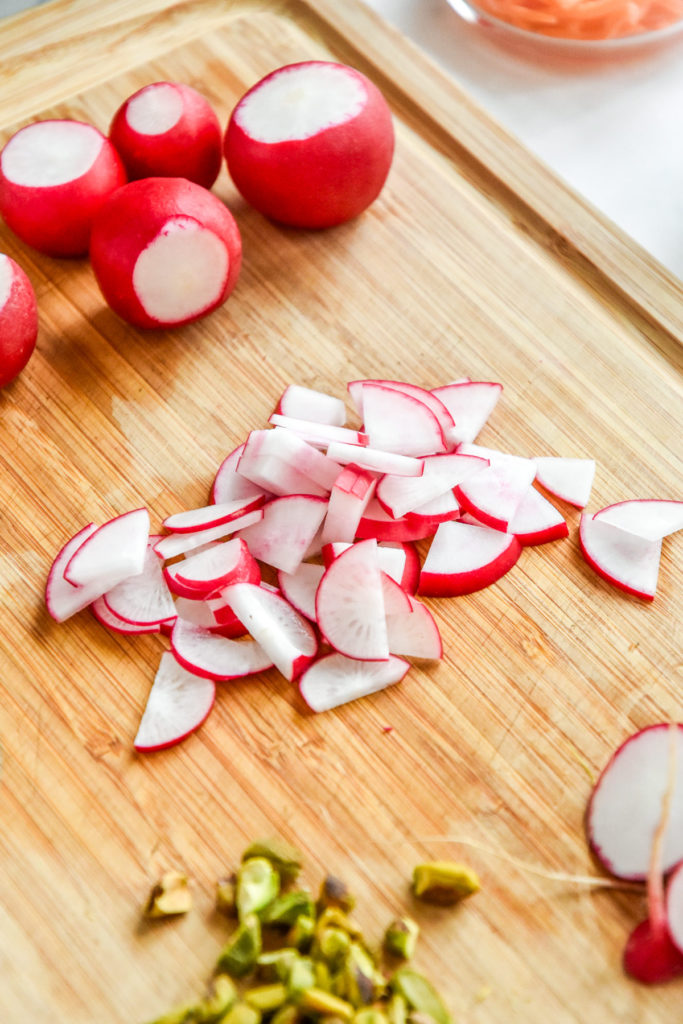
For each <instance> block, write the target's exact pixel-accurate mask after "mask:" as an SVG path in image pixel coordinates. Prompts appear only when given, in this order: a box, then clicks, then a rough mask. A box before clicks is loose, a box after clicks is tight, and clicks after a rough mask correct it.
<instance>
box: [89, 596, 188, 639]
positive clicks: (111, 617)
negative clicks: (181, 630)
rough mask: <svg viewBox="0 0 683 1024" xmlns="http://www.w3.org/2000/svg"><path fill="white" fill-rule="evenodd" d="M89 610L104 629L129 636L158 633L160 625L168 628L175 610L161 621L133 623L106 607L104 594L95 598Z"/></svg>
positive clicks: (171, 623) (173, 620) (173, 618)
mask: <svg viewBox="0 0 683 1024" xmlns="http://www.w3.org/2000/svg"><path fill="white" fill-rule="evenodd" d="M90 610H91V611H92V613H93V615H94V616H95V618H96V619H97V621H98V622H99V623H100V625H102V626H104V627H105V628H106V629H109V630H111V632H112V633H125V634H127V635H130V636H137V635H139V634H142V633H160V632H161V627H162V625H163V626H164V628H165V629H170V628H171V627H172V626H173V623H174V622H175V611H174V614H173V617H172V618H169V619H165V620H164V622H163V623H161V622H153V623H151V624H150V623H147V624H146V625H141V624H135V623H132V622H127V621H126V619H122V618H120V616H118V615H115V614H114V612H112V611H111V609H110V608H109V607H108V605H107V602H106V601H105V600H104V595H100V597H98V598H96V599H95V600H94V601H93V602H92V604H91V605H90Z"/></svg>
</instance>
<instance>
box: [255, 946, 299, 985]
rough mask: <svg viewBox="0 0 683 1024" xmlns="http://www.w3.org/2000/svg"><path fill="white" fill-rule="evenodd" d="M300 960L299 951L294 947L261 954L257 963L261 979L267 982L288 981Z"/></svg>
mask: <svg viewBox="0 0 683 1024" xmlns="http://www.w3.org/2000/svg"><path fill="white" fill-rule="evenodd" d="M298 959H299V951H298V949H295V948H294V947H293V946H283V947H282V949H271V950H268V952H266V953H261V955H260V956H259V957H258V959H257V961H256V969H257V971H258V974H259V977H260V978H262V979H264V980H265V981H286V980H287V977H288V975H289V972H290V970H291V969H292V965H293V964H294V961H295V960H298Z"/></svg>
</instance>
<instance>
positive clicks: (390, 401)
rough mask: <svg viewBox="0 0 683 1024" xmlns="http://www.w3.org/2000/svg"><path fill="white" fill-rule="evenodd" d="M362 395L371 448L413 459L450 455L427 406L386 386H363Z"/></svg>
mask: <svg viewBox="0 0 683 1024" xmlns="http://www.w3.org/2000/svg"><path fill="white" fill-rule="evenodd" d="M362 395H363V430H364V432H365V433H366V434H367V435H368V441H369V444H370V447H372V448H379V449H380V450H381V451H386V452H396V453H397V454H399V455H412V456H420V455H434V454H436V453H437V452H445V451H447V449H448V447H449V446H448V444H447V443H446V441H445V440H444V435H443V430H442V429H441V425H440V423H439V420H438V418H437V416H436V415H435V414H434V413H433V412H432V410H431V409H430V408H429V406H427V405H425V404H424V402H422V401H420V400H419V399H417V398H415V397H413V396H412V395H407V394H405V392H403V391H397V390H396V389H395V388H391V387H385V386H384V385H383V384H373V383H366V384H364V385H363V391H362Z"/></svg>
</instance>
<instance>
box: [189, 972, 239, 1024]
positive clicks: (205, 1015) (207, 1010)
mask: <svg viewBox="0 0 683 1024" xmlns="http://www.w3.org/2000/svg"><path fill="white" fill-rule="evenodd" d="M236 1002H237V989H236V987H235V983H234V981H233V980H232V978H230V977H229V976H228V975H227V974H217V975H216V976H215V977H214V979H213V982H212V984H211V990H210V992H209V994H208V996H206V998H205V999H202V1001H201V1002H200V1003H199V1005H198V1007H197V1024H215V1022H216V1021H219V1020H220V1019H221V1017H223V1016H224V1015H225V1014H226V1013H227V1012H228V1010H229V1009H230V1008H231V1007H232V1006H234V1005H235V1003H236ZM193 1021H194V1018H193Z"/></svg>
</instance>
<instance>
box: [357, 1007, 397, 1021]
mask: <svg viewBox="0 0 683 1024" xmlns="http://www.w3.org/2000/svg"><path fill="white" fill-rule="evenodd" d="M352 1024H389V1022H388V1020H387V1016H386V1014H385V1013H382V1011H381V1010H377V1009H375V1008H374V1007H368V1008H367V1009H364V1010H357V1011H356V1012H355V1013H354V1015H353V1022H352Z"/></svg>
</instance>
